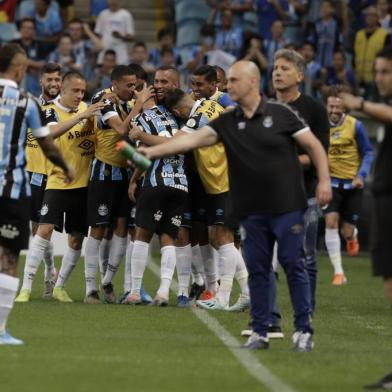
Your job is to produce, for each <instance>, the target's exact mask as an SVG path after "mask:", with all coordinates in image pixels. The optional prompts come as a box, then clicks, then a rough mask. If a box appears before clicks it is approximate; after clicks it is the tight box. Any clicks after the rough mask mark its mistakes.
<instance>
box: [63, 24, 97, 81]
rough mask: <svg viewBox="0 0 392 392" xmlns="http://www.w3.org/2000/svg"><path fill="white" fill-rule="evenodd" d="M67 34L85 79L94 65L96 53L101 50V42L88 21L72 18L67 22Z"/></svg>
mask: <svg viewBox="0 0 392 392" xmlns="http://www.w3.org/2000/svg"><path fill="white" fill-rule="evenodd" d="M67 30H68V34H69V36H70V37H71V41H72V51H73V54H74V56H75V58H76V63H78V64H82V73H83V75H84V76H85V78H86V79H87V80H89V78H90V77H91V73H92V70H93V68H94V66H95V60H96V54H97V53H98V52H99V51H101V50H102V42H101V40H100V38H99V37H97V36H96V35H95V34H94V33H93V31H92V30H91V28H90V25H89V24H88V23H83V22H82V21H81V20H80V19H73V20H71V21H70V22H69V24H68V28H67Z"/></svg>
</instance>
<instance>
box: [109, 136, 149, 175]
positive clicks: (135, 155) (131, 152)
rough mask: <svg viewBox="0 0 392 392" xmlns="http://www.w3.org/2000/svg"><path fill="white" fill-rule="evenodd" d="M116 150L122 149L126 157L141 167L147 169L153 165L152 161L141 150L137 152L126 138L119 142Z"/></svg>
mask: <svg viewBox="0 0 392 392" xmlns="http://www.w3.org/2000/svg"><path fill="white" fill-rule="evenodd" d="M116 150H117V151H120V152H121V154H123V155H124V156H125V157H126V158H128V159H129V160H131V161H132V162H133V163H134V164H135V165H136V166H137V167H138V168H139V169H142V170H147V169H148V168H149V167H150V166H151V161H150V160H149V159H148V158H147V157H145V156H144V155H143V154H140V152H137V151H136V150H135V148H133V147H132V146H131V145H130V144H129V143H127V142H126V141H125V140H122V141H120V142H117V145H116Z"/></svg>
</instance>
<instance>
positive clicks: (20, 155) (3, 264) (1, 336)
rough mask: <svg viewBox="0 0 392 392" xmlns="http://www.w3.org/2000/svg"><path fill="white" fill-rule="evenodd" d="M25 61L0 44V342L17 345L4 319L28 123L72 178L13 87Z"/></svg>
mask: <svg viewBox="0 0 392 392" xmlns="http://www.w3.org/2000/svg"><path fill="white" fill-rule="evenodd" d="M27 61H28V60H27V56H26V52H25V51H24V50H23V49H22V48H21V47H20V46H19V45H17V44H5V45H4V46H2V47H0V86H1V87H0V97H1V103H0V109H1V110H0V134H1V136H2V137H1V143H0V151H1V154H0V180H1V181H0V182H1V187H0V345H20V344H23V341H21V340H19V339H15V338H14V337H12V336H11V335H10V334H9V333H8V332H7V330H6V323H7V320H8V316H9V313H10V311H11V309H12V307H13V303H14V298H15V294H16V291H17V289H18V284H19V279H17V278H16V270H17V262H18V258H19V252H20V250H22V249H26V248H27V246H28V242H29V215H30V211H29V200H30V196H31V191H30V186H29V179H28V174H27V172H26V171H25V164H26V161H25V151H24V149H25V144H26V138H27V128H28V127H29V128H31V132H32V135H33V136H34V137H36V138H37V139H38V143H39V145H40V146H41V148H42V150H43V151H44V154H45V155H46V156H47V157H48V158H49V159H50V160H51V162H52V163H53V164H54V165H57V167H56V168H57V170H59V171H61V173H62V181H64V180H65V181H70V182H72V181H73V171H72V170H71V169H70V167H69V166H68V164H67V163H66V162H65V160H64V159H63V157H62V155H61V153H60V151H59V149H58V148H57V147H56V146H55V145H54V144H53V141H52V137H51V136H50V131H49V129H48V128H47V127H45V126H44V124H43V118H42V113H41V111H40V107H39V104H38V102H37V101H36V100H35V99H34V98H32V97H31V96H29V95H27V94H25V93H24V92H21V91H20V90H19V89H18V86H17V83H19V82H21V81H22V79H23V77H24V75H25V72H26V68H27Z"/></svg>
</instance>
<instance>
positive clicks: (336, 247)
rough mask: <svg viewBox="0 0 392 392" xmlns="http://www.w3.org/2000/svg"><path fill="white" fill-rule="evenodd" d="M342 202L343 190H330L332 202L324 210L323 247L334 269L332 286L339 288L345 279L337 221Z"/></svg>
mask: <svg viewBox="0 0 392 392" xmlns="http://www.w3.org/2000/svg"><path fill="white" fill-rule="evenodd" d="M342 202H343V190H341V189H336V188H332V200H331V202H330V203H329V205H328V207H327V208H326V209H325V211H324V214H325V246H326V248H327V252H328V256H329V259H330V260H331V264H332V266H333V269H334V277H333V281H332V284H333V285H335V286H339V285H342V284H345V283H346V281H347V279H346V277H345V275H344V270H343V266H342V252H341V242H340V235H339V221H340V214H339V211H340V209H341V205H342Z"/></svg>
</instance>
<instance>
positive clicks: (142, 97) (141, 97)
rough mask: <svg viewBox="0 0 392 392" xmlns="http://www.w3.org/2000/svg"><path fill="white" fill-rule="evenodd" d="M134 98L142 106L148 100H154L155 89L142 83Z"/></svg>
mask: <svg viewBox="0 0 392 392" xmlns="http://www.w3.org/2000/svg"><path fill="white" fill-rule="evenodd" d="M135 96H136V99H137V100H138V101H140V102H141V103H142V104H143V105H144V104H145V103H146V102H147V101H149V100H150V99H154V98H155V89H154V87H153V86H147V83H144V84H143V88H142V89H141V90H140V91H135Z"/></svg>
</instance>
